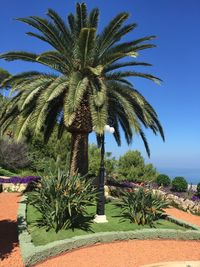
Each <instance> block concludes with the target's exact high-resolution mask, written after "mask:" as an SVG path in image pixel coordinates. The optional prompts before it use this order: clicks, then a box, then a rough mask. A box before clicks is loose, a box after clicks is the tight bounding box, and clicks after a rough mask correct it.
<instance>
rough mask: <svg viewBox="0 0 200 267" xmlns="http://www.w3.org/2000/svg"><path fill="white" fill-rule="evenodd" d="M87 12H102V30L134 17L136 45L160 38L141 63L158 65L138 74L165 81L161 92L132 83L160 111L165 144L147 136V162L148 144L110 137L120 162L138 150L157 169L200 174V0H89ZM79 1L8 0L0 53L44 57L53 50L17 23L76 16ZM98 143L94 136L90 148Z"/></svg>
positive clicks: (0, 18)
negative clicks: (116, 19)
mask: <svg viewBox="0 0 200 267" xmlns="http://www.w3.org/2000/svg"><path fill="white" fill-rule="evenodd" d="M85 2H86V3H87V4H88V8H89V9H91V8H93V7H99V8H100V10H101V17H100V29H102V27H103V26H105V25H106V24H107V22H108V21H109V20H110V19H111V18H112V17H113V16H115V15H116V14H117V13H119V12H121V11H128V12H129V13H130V14H131V17H130V19H129V22H137V23H138V27H137V29H136V30H135V31H134V32H132V33H131V34H129V36H128V39H129V40H134V39H136V38H138V37H142V36H145V35H156V36H157V37H158V38H157V39H156V40H154V43H155V44H156V45H157V48H154V49H150V50H146V51H144V52H141V54H140V57H139V58H138V60H140V61H146V62H149V63H152V64H153V67H151V68H146V69H143V68H141V67H140V68H138V70H141V71H145V70H146V71H147V72H150V73H152V74H154V75H156V76H158V77H160V78H161V79H162V80H163V83H162V84H161V86H158V85H156V84H154V83H152V82H150V81H146V80H142V79H131V81H132V82H133V83H134V85H135V87H136V88H137V89H138V90H139V91H140V92H141V93H142V94H143V95H144V96H145V97H146V98H147V100H148V101H149V102H150V103H151V104H152V105H153V107H154V108H155V109H156V111H157V113H158V115H159V119H160V121H161V123H162V125H163V128H164V131H165V135H166V142H165V143H163V142H162V140H161V138H160V137H159V136H157V137H155V136H154V135H152V134H151V133H150V132H148V131H146V135H147V138H148V141H149V144H150V148H151V159H150V160H148V159H147V156H146V153H145V150H144V148H143V144H142V142H141V141H140V139H138V138H137V137H135V139H134V141H133V144H132V145H131V146H130V147H128V146H127V145H126V143H125V140H124V139H123V144H122V146H121V147H117V145H116V144H115V141H114V139H113V138H112V137H111V136H109V134H107V136H106V149H107V150H108V151H112V152H113V154H114V155H115V156H119V155H121V154H123V153H124V152H125V151H127V150H128V149H138V150H140V151H141V153H142V155H143V156H144V157H145V159H146V160H147V161H149V162H152V163H153V164H154V165H155V166H156V167H158V168H182V169H185V168H189V169H190V168H191V169H192V168H193V169H198V168H199V169H200V142H199V139H200V119H199V116H200V104H199V101H200V89H199V85H200V67H199V64H200V51H199V48H200V35H199V29H200V16H199V10H200V1H199V0H162V1H161V0H117V1H116V0H109V1H102V0H88V1H85ZM75 3H76V1H71V0H68V1H67V0H57V1H55V0H42V1H41V0H40V1H39V0H34V1H27V0H7V1H1V7H0V25H1V27H0V36H1V42H0V53H2V52H6V51H9V50H26V51H32V52H41V51H45V50H46V49H48V45H45V44H43V43H42V42H40V41H39V40H34V39H33V38H31V37H28V36H26V35H25V32H27V31H30V28H29V27H28V26H26V25H24V24H23V23H20V22H17V21H15V20H14V18H17V17H26V16H29V15H38V16H44V15H45V12H46V11H47V9H48V8H53V9H55V10H56V11H57V12H59V14H61V15H62V16H63V17H66V15H67V14H68V13H69V12H72V11H74V8H75ZM0 67H3V68H6V69H7V70H9V71H10V72H11V73H16V72H20V71H24V70H34V69H37V70H45V68H44V67H41V66H40V65H36V64H28V63H24V62H21V61H17V62H11V63H9V62H4V61H3V60H1V61H0ZM94 140H95V139H94V138H93V136H91V138H90V142H93V141H94Z"/></svg>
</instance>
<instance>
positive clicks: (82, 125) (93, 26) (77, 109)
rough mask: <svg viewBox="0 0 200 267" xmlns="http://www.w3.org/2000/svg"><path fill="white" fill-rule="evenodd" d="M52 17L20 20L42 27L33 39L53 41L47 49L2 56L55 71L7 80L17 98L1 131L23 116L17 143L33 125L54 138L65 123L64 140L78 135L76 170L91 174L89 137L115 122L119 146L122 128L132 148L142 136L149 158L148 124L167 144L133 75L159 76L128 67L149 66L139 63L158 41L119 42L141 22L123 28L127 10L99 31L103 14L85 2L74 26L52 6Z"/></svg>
mask: <svg viewBox="0 0 200 267" xmlns="http://www.w3.org/2000/svg"><path fill="white" fill-rule="evenodd" d="M47 16H48V19H46V18H41V17H38V16H30V17H28V18H19V19H18V20H19V21H21V22H23V23H26V24H28V25H29V26H31V27H33V28H34V29H36V30H37V32H28V33H27V34H28V35H29V36H31V37H34V38H37V39H39V40H40V41H43V42H45V43H48V45H50V46H51V49H50V50H49V51H46V52H43V53H41V54H37V53H30V52H24V51H14V52H8V53H4V54H1V55H0V58H2V59H5V60H7V61H14V60H23V61H28V62H34V63H40V64H42V65H45V66H47V67H49V68H51V69H52V70H53V71H55V72H54V73H51V74H50V73H41V72H38V71H29V72H23V73H19V74H17V75H13V76H11V77H9V78H8V79H6V80H4V82H3V83H2V86H4V87H5V86H11V87H12V92H15V96H14V97H13V98H12V100H11V101H10V102H9V103H8V105H7V106H6V108H5V109H4V110H3V111H2V112H1V114H0V125H1V126H2V128H3V130H4V131H5V130H6V129H7V127H9V125H10V124H11V123H13V121H14V120H16V119H17V120H18V122H17V129H16V136H17V138H18V139H20V138H22V136H23V134H24V133H25V132H26V130H27V128H31V129H32V131H33V132H35V133H36V134H37V133H39V132H42V133H43V134H44V137H45V140H48V138H49V137H50V135H51V133H52V132H53V130H54V128H55V126H56V125H57V124H59V131H58V132H59V136H61V135H62V133H63V131H65V130H68V131H69V132H70V133H71V135H72V149H71V164H70V165H71V173H75V172H76V171H78V172H79V173H81V174H85V173H87V171H88V135H89V133H91V132H92V129H95V132H96V134H97V137H99V135H102V134H103V131H104V126H105V125H106V124H111V123H112V125H113V127H114V128H115V132H114V137H115V140H116V142H117V144H118V145H120V144H121V137H120V127H121V128H122V129H123V131H124V133H125V138H126V141H127V142H128V144H130V143H131V141H132V138H133V135H134V134H139V135H140V136H141V138H142V140H143V141H144V145H145V147H146V150H147V153H148V154H150V150H149V147H148V143H147V140H146V138H145V135H144V132H143V126H144V127H145V128H149V129H151V130H152V131H153V133H155V134H157V133H160V134H161V136H162V138H163V139H164V134H163V130H162V127H161V125H160V123H159V120H158V117H157V114H156V112H155V111H154V109H153V108H152V106H151V105H150V104H149V103H148V102H147V101H146V100H145V98H144V97H143V96H142V95H141V94H140V93H139V92H138V91H137V90H136V89H135V88H134V86H133V85H132V84H131V83H130V81H129V80H128V78H129V77H142V78H145V79H149V80H151V81H154V82H156V83H159V82H160V79H159V78H157V77H155V76H153V75H151V74H148V73H142V72H137V71H135V70H134V69H133V70H127V69H126V70H123V68H124V67H129V68H135V67H137V66H151V65H150V64H148V63H145V62H138V61H136V60H135V58H136V57H137V56H138V55H139V52H140V51H142V50H144V49H148V48H152V47H155V45H153V44H149V43H146V41H151V40H153V39H154V38H155V36H146V37H142V38H139V39H136V40H131V41H129V42H121V40H122V39H123V37H124V36H126V35H127V34H128V33H130V32H131V31H133V30H134V29H135V28H136V26H137V25H136V23H131V24H127V25H124V23H125V21H126V20H127V19H128V17H129V14H128V13H126V12H122V13H120V14H118V15H117V16H116V17H114V18H113V19H112V20H111V21H110V23H109V24H108V25H107V26H106V27H105V28H104V30H103V31H102V32H101V33H98V21H99V10H98V9H97V8H95V9H93V10H92V11H91V12H90V13H88V11H87V6H86V4H84V3H78V4H77V6H76V14H69V16H68V22H66V21H64V20H63V19H62V18H61V17H60V16H59V15H58V14H57V13H56V12H55V11H54V10H52V9H49V10H48V12H47ZM124 59H130V60H124ZM83 159H84V160H83Z"/></svg>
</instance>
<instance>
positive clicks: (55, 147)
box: [27, 132, 71, 173]
mask: <svg viewBox="0 0 200 267" xmlns="http://www.w3.org/2000/svg"><path fill="white" fill-rule="evenodd" d="M28 135H29V134H28ZM27 139H28V140H27V143H28V156H29V159H30V162H31V166H30V169H31V170H33V171H35V172H42V173H44V172H45V173H49V172H50V171H51V172H53V171H54V170H55V169H57V168H60V169H61V170H63V171H67V170H69V153H70V145H71V142H70V135H69V134H68V133H64V134H63V136H62V138H61V139H59V140H58V139H57V135H56V132H54V133H53V134H52V136H51V138H50V139H49V142H48V143H45V142H44V138H43V136H42V135H41V134H40V135H37V136H27Z"/></svg>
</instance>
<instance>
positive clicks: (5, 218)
mask: <svg viewBox="0 0 200 267" xmlns="http://www.w3.org/2000/svg"><path fill="white" fill-rule="evenodd" d="M19 201H20V194H18V193H1V194H0V267H7V266H8V267H22V266H23V263H22V259H21V256H20V250H19V247H18V238H17V221H16V218H17V209H18V202H19Z"/></svg>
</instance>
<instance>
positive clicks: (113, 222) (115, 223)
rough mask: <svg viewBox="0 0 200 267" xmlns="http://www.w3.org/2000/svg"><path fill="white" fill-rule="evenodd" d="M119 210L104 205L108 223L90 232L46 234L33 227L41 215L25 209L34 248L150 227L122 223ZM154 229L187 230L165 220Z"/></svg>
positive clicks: (159, 222) (95, 227) (64, 231)
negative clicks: (98, 234) (94, 234)
mask: <svg viewBox="0 0 200 267" xmlns="http://www.w3.org/2000/svg"><path fill="white" fill-rule="evenodd" d="M95 211H96V207H95V206H91V207H89V208H88V212H89V213H91V214H95ZM119 214H120V208H119V207H116V206H115V205H114V204H113V203H107V204H106V216H107V219H108V223H103V224H97V223H93V224H92V227H91V231H84V230H81V229H75V230H74V231H73V230H72V229H67V230H60V231H59V232H58V233H56V232H55V231H54V230H53V229H51V230H49V231H48V232H47V231H46V229H45V228H44V227H43V228H39V227H38V226H35V222H36V220H37V219H39V218H40V216H41V214H40V213H39V212H38V211H37V210H36V209H35V208H34V207H33V206H31V205H28V207H27V224H28V230H29V232H30V234H31V237H32V241H33V243H34V245H35V246H39V245H45V244H47V243H50V242H53V241H56V240H62V239H67V238H71V237H74V236H80V235H86V234H92V233H98V232H111V231H133V230H139V229H141V230H142V229H147V228H150V226H148V225H145V226H142V225H137V224H133V223H130V221H129V220H125V221H122V220H121V217H119ZM155 228H159V229H175V230H187V229H186V228H185V227H182V226H179V225H177V224H175V223H172V222H169V221H167V220H164V219H161V220H158V221H157V222H156V223H155Z"/></svg>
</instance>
